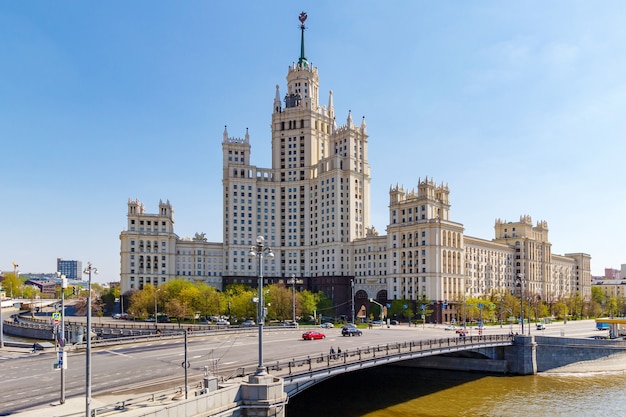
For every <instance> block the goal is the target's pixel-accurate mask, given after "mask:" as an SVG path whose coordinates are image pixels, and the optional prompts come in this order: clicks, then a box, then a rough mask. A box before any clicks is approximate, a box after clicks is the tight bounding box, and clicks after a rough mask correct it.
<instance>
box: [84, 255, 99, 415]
mask: <svg viewBox="0 0 626 417" xmlns="http://www.w3.org/2000/svg"><path fill="white" fill-rule="evenodd" d="M97 273H98V269H97V268H95V267H94V266H93V265H91V262H87V268H85V270H84V271H83V274H86V275H89V281H88V285H87V334H86V335H85V337H86V338H87V339H86V350H85V417H92V415H91V276H92V275H94V274H97Z"/></svg>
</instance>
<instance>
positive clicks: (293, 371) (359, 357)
mask: <svg viewBox="0 0 626 417" xmlns="http://www.w3.org/2000/svg"><path fill="white" fill-rule="evenodd" d="M512 340H513V338H512V337H511V336H510V335H481V336H467V337H452V338H440V339H428V340H414V341H406V342H396V343H386V344H379V345H372V346H365V347H360V348H357V349H346V350H344V351H341V352H336V353H320V354H318V355H307V356H301V357H296V358H292V359H286V360H279V361H273V362H268V363H266V364H265V366H266V367H267V369H268V371H270V372H271V373H273V374H274V375H277V376H283V377H286V378H287V377H292V376H297V375H304V374H310V373H315V372H320V371H324V370H327V371H331V370H332V369H333V368H345V366H346V365H357V364H362V363H364V362H367V361H374V360H378V359H380V360H385V361H388V362H392V360H390V359H392V358H394V357H396V358H400V357H403V356H407V355H411V354H413V353H418V352H427V351H455V350H459V349H461V348H462V349H465V348H467V347H468V346H477V347H482V346H485V345H489V344H490V343H493V344H498V345H500V344H503V343H511V342H512ZM254 371H255V369H252V368H250V369H248V370H246V369H244V368H239V369H237V370H236V371H235V372H233V373H232V374H231V375H229V376H228V377H226V378H225V380H228V379H229V378H234V377H243V376H246V375H249V374H251V373H252V372H254Z"/></svg>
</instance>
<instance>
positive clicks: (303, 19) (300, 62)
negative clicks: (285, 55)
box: [298, 12, 309, 67]
mask: <svg viewBox="0 0 626 417" xmlns="http://www.w3.org/2000/svg"><path fill="white" fill-rule="evenodd" d="M307 17H308V16H307V14H306V13H305V12H302V13H300V16H298V19H299V20H300V31H301V35H300V59H298V65H300V66H303V67H308V66H309V63H308V61H307V60H306V56H305V55H304V29H306V27H305V26H304V22H306V18H307Z"/></svg>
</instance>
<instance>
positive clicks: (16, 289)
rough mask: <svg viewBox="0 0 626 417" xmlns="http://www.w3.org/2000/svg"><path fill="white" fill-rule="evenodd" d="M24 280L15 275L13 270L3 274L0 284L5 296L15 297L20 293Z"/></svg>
mask: <svg viewBox="0 0 626 417" xmlns="http://www.w3.org/2000/svg"><path fill="white" fill-rule="evenodd" d="M24 282H25V280H24V279H23V278H19V276H16V275H15V273H14V272H7V273H5V274H4V279H3V280H2V281H1V282H0V286H1V287H2V289H4V293H5V295H6V296H7V297H11V298H15V297H18V295H19V294H20V293H21V289H22V285H24Z"/></svg>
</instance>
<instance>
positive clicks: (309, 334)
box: [302, 331, 326, 340]
mask: <svg viewBox="0 0 626 417" xmlns="http://www.w3.org/2000/svg"><path fill="white" fill-rule="evenodd" d="M302 338H303V339H304V340H315V339H325V338H326V335H325V334H324V333H320V332H315V331H310V332H305V333H302Z"/></svg>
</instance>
